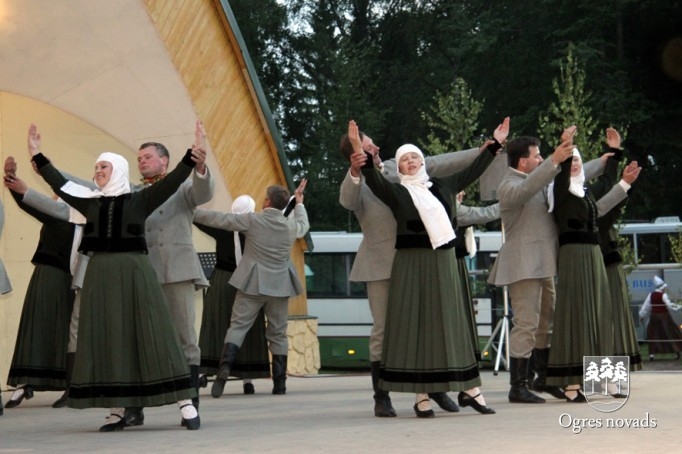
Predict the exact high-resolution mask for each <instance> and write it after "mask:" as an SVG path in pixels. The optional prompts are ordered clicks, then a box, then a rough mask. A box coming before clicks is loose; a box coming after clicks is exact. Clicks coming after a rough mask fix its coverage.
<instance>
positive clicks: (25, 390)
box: [5, 385, 33, 408]
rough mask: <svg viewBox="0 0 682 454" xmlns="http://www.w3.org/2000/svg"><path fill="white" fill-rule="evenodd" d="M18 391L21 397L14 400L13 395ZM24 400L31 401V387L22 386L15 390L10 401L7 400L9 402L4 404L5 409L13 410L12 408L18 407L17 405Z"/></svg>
mask: <svg viewBox="0 0 682 454" xmlns="http://www.w3.org/2000/svg"><path fill="white" fill-rule="evenodd" d="M19 390H21V391H22V392H21V395H20V396H19V397H17V398H16V399H15V398H14V395H15V394H16V393H17V392H18V391H19ZM24 399H26V400H30V399H33V387H32V386H29V385H26V386H22V387H21V388H17V389H16V390H15V391H14V393H13V394H12V397H10V399H9V400H8V401H7V403H6V404H5V408H14V407H18V406H19V404H20V403H21V402H22V401H23V400H24Z"/></svg>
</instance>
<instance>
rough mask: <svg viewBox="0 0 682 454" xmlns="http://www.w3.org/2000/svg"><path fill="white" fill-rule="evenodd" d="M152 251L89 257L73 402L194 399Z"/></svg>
mask: <svg viewBox="0 0 682 454" xmlns="http://www.w3.org/2000/svg"><path fill="white" fill-rule="evenodd" d="M196 395H197V392H196V390H195V389H194V387H193V386H192V383H191V379H190V373H189V366H188V365H187V362H186V360H185V357H184V355H183V352H182V348H181V347H180V341H179V339H178V335H177V333H176V331H175V327H174V326H173V323H172V321H171V318H170V314H169V312H168V307H167V306H166V302H165V301H164V297H163V293H162V292H161V286H160V284H159V282H158V278H157V276H156V273H155V272H154V269H153V268H152V265H151V262H150V261H149V257H148V256H147V255H145V254H142V253H135V252H131V253H102V254H95V255H93V256H92V257H91V258H90V262H89V263H88V268H87V271H86V273H85V279H84V282H83V289H82V293H81V307H80V320H79V325H78V346H77V352H76V361H75V367H74V372H73V380H72V382H71V388H70V392H69V406H70V407H72V408H90V407H104V408H109V407H151V406H158V405H165V404H171V403H174V402H177V401H179V400H185V399H191V398H192V397H196Z"/></svg>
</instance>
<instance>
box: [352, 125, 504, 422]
mask: <svg viewBox="0 0 682 454" xmlns="http://www.w3.org/2000/svg"><path fill="white" fill-rule="evenodd" d="M508 133H509V118H505V120H504V122H503V123H502V124H501V125H500V126H499V127H498V128H497V129H496V130H495V135H496V139H497V140H498V141H499V142H500V143H503V142H504V141H505V140H506V138H507V135H508ZM360 139H361V140H362V149H363V151H365V153H368V154H369V155H371V156H372V157H373V158H374V160H375V162H376V164H375V165H376V166H377V167H378V168H380V169H381V173H382V175H383V176H384V178H386V179H388V180H389V181H394V182H398V181H399V179H398V174H397V166H396V163H395V160H393V159H390V160H388V161H385V162H383V163H381V159H380V157H379V147H378V146H376V145H375V144H374V142H373V141H372V139H371V138H370V137H369V136H367V135H366V134H364V133H362V132H361V133H360ZM353 151H354V150H353V147H352V146H351V144H350V141H349V140H348V136H347V135H344V136H343V137H342V139H341V153H342V154H343V155H344V156H345V157H346V159H348V161H349V162H350V169H349V171H348V173H347V174H346V177H345V178H344V180H343V182H342V183H341V190H340V195H339V203H340V204H341V206H343V207H344V208H346V209H347V210H351V211H352V212H353V213H354V214H355V217H356V218H357V219H358V222H359V223H360V228H361V229H362V234H363V239H362V241H361V243H360V246H359V248H358V252H357V255H356V256H355V261H354V262H353V268H352V269H351V273H350V280H351V281H353V282H365V283H366V285H367V299H368V300H369V308H370V311H371V313H372V320H373V325H372V331H371V333H370V337H369V354H370V362H371V371H372V386H373V389H374V416H377V417H393V416H396V412H395V410H394V409H393V405H392V404H391V398H390V396H389V394H388V391H385V390H382V389H380V388H379V386H378V383H379V368H380V363H381V350H382V345H383V341H384V325H385V322H386V309H387V306H388V288H389V283H390V280H389V279H390V277H391V268H392V267H393V258H394V256H395V241H396V222H395V218H394V217H393V213H391V210H390V209H389V208H388V207H387V206H386V205H385V204H384V203H383V202H382V201H380V200H379V199H378V198H377V197H376V196H375V195H374V194H373V193H372V191H371V189H369V187H367V185H366V184H365V183H364V181H363V180H362V179H361V178H360V176H361V172H360V168H361V167H362V165H363V163H364V159H365V158H364V156H362V155H360V154H358V153H353ZM479 152H480V149H479V148H472V149H469V150H464V151H459V152H453V153H446V154H443V155H438V156H432V157H427V158H426V160H425V161H426V164H425V165H426V172H427V173H428V174H429V176H432V177H445V176H448V175H452V174H453V173H455V172H458V171H460V170H463V169H465V168H466V167H467V166H469V165H470V164H471V163H472V162H473V161H474V160H475V159H476V157H477V156H478V154H479ZM429 396H430V397H431V398H432V399H434V400H435V401H436V403H437V404H438V405H439V406H440V407H441V408H443V409H444V410H446V411H458V410H459V409H458V407H457V404H455V402H453V401H452V399H450V398H449V397H448V396H447V394H446V393H431V394H430V395H429Z"/></svg>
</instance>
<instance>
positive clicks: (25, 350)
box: [7, 264, 74, 390]
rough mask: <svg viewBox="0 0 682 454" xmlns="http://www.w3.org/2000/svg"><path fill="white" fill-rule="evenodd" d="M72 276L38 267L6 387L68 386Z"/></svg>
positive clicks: (23, 313)
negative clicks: (23, 385)
mask: <svg viewBox="0 0 682 454" xmlns="http://www.w3.org/2000/svg"><path fill="white" fill-rule="evenodd" d="M73 298H74V293H73V292H72V291H71V274H70V273H68V272H66V271H63V270H60V269H59V268H55V267H53V266H49V265H41V264H38V265H36V267H35V269H34V270H33V274H32V275H31V280H30V281H29V284H28V289H27V290H26V298H25V299H24V306H23V308H22V310H21V318H20V320H19V331H18V332H17V340H16V344H15V346H14V356H13V357H12V364H11V366H10V369H9V374H8V379H7V384H8V385H11V386H17V385H20V384H29V385H31V386H33V388H34V389H36V390H63V389H64V388H65V387H66V350H67V346H68V343H69V323H70V321H71V310H72V309H73Z"/></svg>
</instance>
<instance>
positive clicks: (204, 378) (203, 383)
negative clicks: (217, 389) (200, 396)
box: [199, 375, 208, 388]
mask: <svg viewBox="0 0 682 454" xmlns="http://www.w3.org/2000/svg"><path fill="white" fill-rule="evenodd" d="M207 386H208V377H207V376H206V375H202V376H201V377H199V388H206V387H207Z"/></svg>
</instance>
